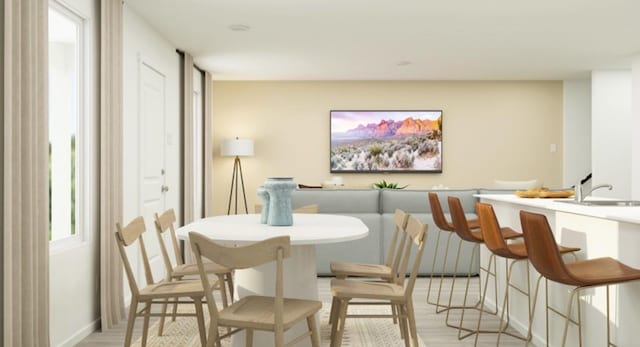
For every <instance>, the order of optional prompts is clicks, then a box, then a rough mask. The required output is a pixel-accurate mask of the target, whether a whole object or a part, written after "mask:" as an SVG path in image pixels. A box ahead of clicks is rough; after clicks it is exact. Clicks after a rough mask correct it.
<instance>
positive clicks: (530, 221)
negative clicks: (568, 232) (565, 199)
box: [520, 211, 640, 346]
mask: <svg viewBox="0 0 640 347" xmlns="http://www.w3.org/2000/svg"><path fill="white" fill-rule="evenodd" d="M520 222H521V223H522V232H523V233H524V239H525V244H526V248H527V253H528V254H529V260H530V261H531V263H532V264H533V266H534V267H535V268H536V270H537V271H538V272H540V274H541V275H542V277H544V278H545V283H546V284H547V285H548V283H549V281H553V282H557V283H561V284H565V285H570V286H575V287H576V288H575V289H573V290H572V291H571V295H570V296H569V303H568V305H567V311H566V312H565V313H564V314H563V313H561V312H560V311H558V310H557V309H555V308H553V307H551V306H549V302H548V297H547V303H546V306H547V307H546V314H547V345H549V310H551V311H552V312H554V313H556V314H558V315H559V316H562V317H564V318H565V322H564V333H563V336H562V345H563V346H564V345H565V344H566V340H567V330H568V328H569V322H571V323H573V324H576V325H577V326H578V340H579V343H580V346H582V324H581V319H580V297H579V292H580V291H581V290H582V289H585V288H591V287H597V286H606V287H607V321H606V322H607V345H608V346H615V345H614V344H613V343H612V342H611V328H610V326H609V286H610V285H613V284H621V283H624V282H629V281H635V280H639V279H640V270H639V269H634V268H632V267H629V266H627V265H625V264H624V263H621V262H619V261H618V260H615V259H613V258H609V257H605V258H596V259H588V260H580V261H576V262H573V263H565V262H564V261H562V257H561V254H560V252H558V247H556V243H555V239H554V237H553V233H552V232H551V227H550V226H549V222H548V221H547V218H546V217H545V216H544V215H541V214H537V213H532V212H526V211H520ZM542 277H540V279H542ZM540 279H538V283H537V284H536V292H537V291H538V286H539V285H540ZM574 297H575V298H576V303H577V304H576V305H577V307H578V321H577V322H576V321H575V320H573V319H571V306H572V304H573V298H574ZM529 326H531V322H530V323H529ZM529 329H531V327H530V328H529Z"/></svg>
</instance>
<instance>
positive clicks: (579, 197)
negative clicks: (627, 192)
mask: <svg viewBox="0 0 640 347" xmlns="http://www.w3.org/2000/svg"><path fill="white" fill-rule="evenodd" d="M600 188H608V189H609V190H612V189H613V186H612V185H610V184H598V185H597V186H595V187H592V188H591V190H589V191H588V192H587V193H583V192H582V184H581V183H580V181H578V183H577V184H576V186H575V188H574V198H575V200H576V202H583V201H584V199H586V198H587V197H588V196H589V195H591V193H593V191H594V190H596V189H600Z"/></svg>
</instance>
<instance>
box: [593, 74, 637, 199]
mask: <svg viewBox="0 0 640 347" xmlns="http://www.w3.org/2000/svg"><path fill="white" fill-rule="evenodd" d="M637 73H640V72H637ZM631 79H632V78H631V71H630V70H597V71H593V72H592V74H591V105H592V106H591V111H592V114H591V117H592V123H591V152H592V156H591V165H592V168H593V185H596V184H601V183H609V184H612V185H613V191H608V190H604V189H601V190H598V191H596V192H595V193H594V194H593V195H595V196H605V197H615V198H621V199H629V198H631V162H632V160H631V159H632V157H631V155H632V151H631V137H632V136H631V135H632V129H634V128H633V125H634V124H632V123H631ZM638 80H640V78H639V79H638ZM638 153H640V152H638Z"/></svg>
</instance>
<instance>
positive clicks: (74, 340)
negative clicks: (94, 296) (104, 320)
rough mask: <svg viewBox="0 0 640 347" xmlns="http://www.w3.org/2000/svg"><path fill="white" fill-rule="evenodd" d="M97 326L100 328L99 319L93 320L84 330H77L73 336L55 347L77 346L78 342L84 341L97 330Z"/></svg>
mask: <svg viewBox="0 0 640 347" xmlns="http://www.w3.org/2000/svg"><path fill="white" fill-rule="evenodd" d="M99 326H100V318H98V319H96V320H94V321H93V322H91V323H89V324H88V325H87V326H85V327H84V328H82V329H80V330H78V332H77V333H75V334H73V335H72V336H71V337H69V338H68V339H66V340H65V341H63V342H62V343H60V344H59V345H58V346H56V347H73V346H75V345H77V344H78V343H79V342H80V341H82V340H84V339H85V338H86V337H87V336H89V335H91V333H93V332H94V331H96V330H98V327H99Z"/></svg>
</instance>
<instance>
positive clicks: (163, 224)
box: [154, 208, 234, 336]
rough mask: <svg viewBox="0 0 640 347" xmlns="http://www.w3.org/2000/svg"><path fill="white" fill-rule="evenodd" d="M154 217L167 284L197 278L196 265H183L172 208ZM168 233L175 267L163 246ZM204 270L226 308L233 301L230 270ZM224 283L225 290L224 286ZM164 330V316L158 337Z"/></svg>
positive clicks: (213, 266)
mask: <svg viewBox="0 0 640 347" xmlns="http://www.w3.org/2000/svg"><path fill="white" fill-rule="evenodd" d="M154 216H155V218H154V219H155V223H154V224H155V226H156V235H157V236H158V241H159V244H160V252H161V253H162V260H163V261H164V266H165V273H166V277H165V280H166V281H167V282H169V281H174V280H181V279H183V278H185V276H199V271H198V265H197V264H185V263H184V260H183V258H182V252H181V247H180V244H179V243H178V237H177V235H176V231H175V229H174V227H173V226H174V223H175V222H176V215H175V212H174V211H173V209H172V208H170V209H168V210H166V211H164V212H163V213H162V214H161V215H158V214H157V213H155V214H154ZM166 233H169V237H170V239H171V246H172V248H173V252H174V256H175V259H176V265H173V264H172V262H171V258H170V256H169V251H168V249H167V245H166V244H165V237H164V236H165V234H166ZM205 269H206V271H207V273H208V274H210V275H214V276H216V277H217V278H218V283H219V285H217V286H216V288H217V289H220V293H221V296H222V303H223V306H225V307H226V306H228V303H229V302H232V301H233V297H234V295H233V274H232V273H231V270H229V269H228V268H226V267H224V266H221V265H218V264H215V263H206V264H205ZM225 283H226V288H225V285H224V284H225ZM177 309H178V307H177V305H174V306H173V315H172V321H175V319H176V315H175V314H176V312H177ZM165 310H166V306H165V307H163V312H164V311H165ZM163 329H164V316H163V317H161V318H160V325H159V328H158V336H161V335H162V331H163Z"/></svg>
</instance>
